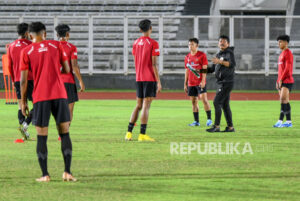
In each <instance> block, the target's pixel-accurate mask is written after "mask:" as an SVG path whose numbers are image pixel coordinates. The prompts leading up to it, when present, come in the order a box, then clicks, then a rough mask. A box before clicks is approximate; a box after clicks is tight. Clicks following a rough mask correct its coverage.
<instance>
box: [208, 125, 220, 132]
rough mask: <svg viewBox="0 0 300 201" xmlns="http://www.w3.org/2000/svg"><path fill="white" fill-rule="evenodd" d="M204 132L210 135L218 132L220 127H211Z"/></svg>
mask: <svg viewBox="0 0 300 201" xmlns="http://www.w3.org/2000/svg"><path fill="white" fill-rule="evenodd" d="M206 131H207V132H210V133H215V132H220V127H219V128H217V127H216V126H215V125H213V126H212V127H211V128H209V129H206Z"/></svg>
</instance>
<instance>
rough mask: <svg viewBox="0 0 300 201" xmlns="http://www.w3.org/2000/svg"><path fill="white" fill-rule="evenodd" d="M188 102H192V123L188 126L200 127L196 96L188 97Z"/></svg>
mask: <svg viewBox="0 0 300 201" xmlns="http://www.w3.org/2000/svg"><path fill="white" fill-rule="evenodd" d="M190 100H191V102H192V108H193V115H194V122H193V123H191V124H189V126H200V123H199V105H198V97H197V96H190Z"/></svg>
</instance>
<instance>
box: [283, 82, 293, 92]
mask: <svg viewBox="0 0 300 201" xmlns="http://www.w3.org/2000/svg"><path fill="white" fill-rule="evenodd" d="M281 87H286V88H288V89H289V92H291V91H292V88H293V83H282V85H281Z"/></svg>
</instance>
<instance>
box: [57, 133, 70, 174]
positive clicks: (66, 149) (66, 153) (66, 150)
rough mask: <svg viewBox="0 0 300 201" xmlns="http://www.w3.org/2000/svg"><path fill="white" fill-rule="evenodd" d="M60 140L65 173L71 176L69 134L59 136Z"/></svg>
mask: <svg viewBox="0 0 300 201" xmlns="http://www.w3.org/2000/svg"><path fill="white" fill-rule="evenodd" d="M59 136H60V138H61V152H62V154H63V157H64V162H65V172H67V173H69V174H71V162H72V142H71V139H70V135H69V133H63V134H59Z"/></svg>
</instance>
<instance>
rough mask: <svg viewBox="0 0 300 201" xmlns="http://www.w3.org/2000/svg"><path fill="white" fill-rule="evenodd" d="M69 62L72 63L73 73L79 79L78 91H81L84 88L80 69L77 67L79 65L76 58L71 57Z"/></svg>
mask: <svg viewBox="0 0 300 201" xmlns="http://www.w3.org/2000/svg"><path fill="white" fill-rule="evenodd" d="M71 64H72V69H73V72H74V73H75V76H76V78H77V79H78V81H79V85H80V92H83V91H84V90H85V85H84V83H83V80H82V77H81V74H80V69H79V66H78V61H77V59H72V60H71Z"/></svg>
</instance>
